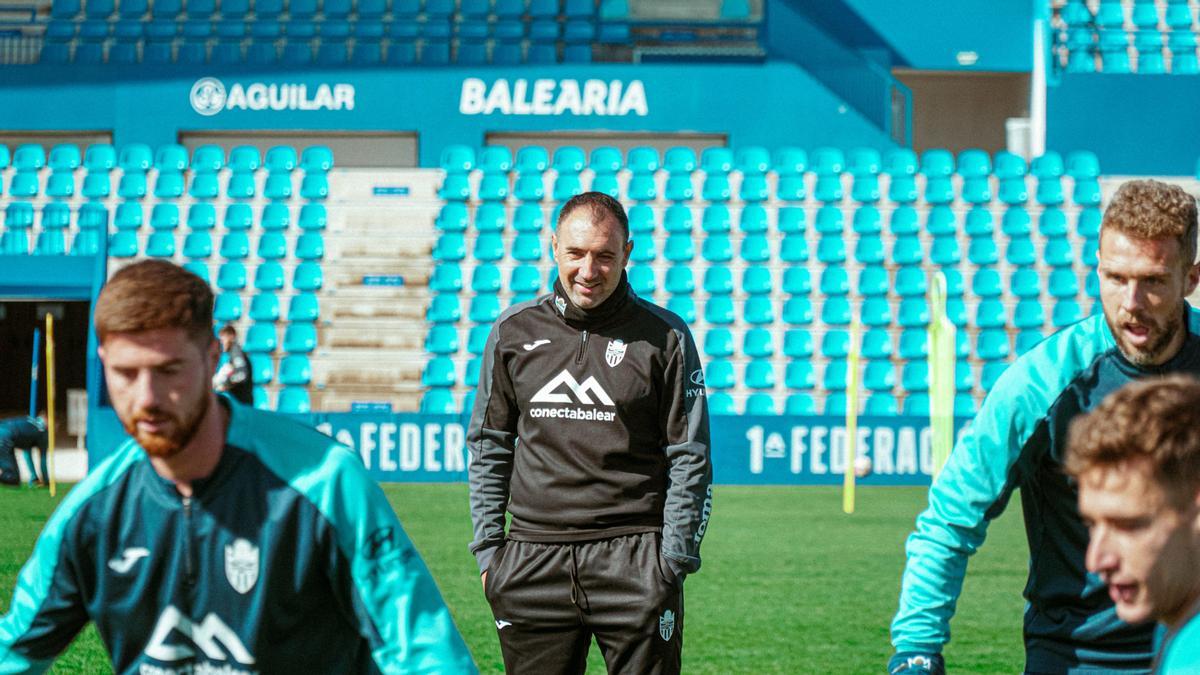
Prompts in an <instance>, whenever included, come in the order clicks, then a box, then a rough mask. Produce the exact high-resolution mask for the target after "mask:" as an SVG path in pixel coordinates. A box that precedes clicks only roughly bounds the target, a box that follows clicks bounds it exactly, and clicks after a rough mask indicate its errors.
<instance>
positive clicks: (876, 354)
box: [861, 328, 892, 359]
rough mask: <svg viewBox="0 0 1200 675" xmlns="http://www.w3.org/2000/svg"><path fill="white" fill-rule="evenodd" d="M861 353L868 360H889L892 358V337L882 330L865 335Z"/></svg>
mask: <svg viewBox="0 0 1200 675" xmlns="http://www.w3.org/2000/svg"><path fill="white" fill-rule="evenodd" d="M861 353H862V355H863V357H864V358H867V359H888V358H891V356H892V337H891V334H890V333H888V331H886V330H884V329H882V328H872V329H870V330H868V331H867V332H865V333H863V337H862V350H861Z"/></svg>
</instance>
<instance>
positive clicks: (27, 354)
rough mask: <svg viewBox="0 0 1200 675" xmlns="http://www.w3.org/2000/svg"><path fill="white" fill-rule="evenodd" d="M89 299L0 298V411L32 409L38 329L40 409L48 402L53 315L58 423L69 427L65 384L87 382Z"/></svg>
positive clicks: (14, 412) (8, 413)
mask: <svg viewBox="0 0 1200 675" xmlns="http://www.w3.org/2000/svg"><path fill="white" fill-rule="evenodd" d="M89 307H90V305H89V303H86V302H68V301H57V300H0V377H3V381H4V384H3V385H2V386H0V417H10V416H13V415H27V414H29V386H30V375H31V367H32V359H33V332H34V329H40V330H41V332H42V337H41V347H40V351H41V358H40V359H39V373H38V394H37V408H38V411H41V410H44V409H45V407H46V336H45V326H46V323H45V321H46V320H45V315H46V313H47V312H49V313H51V314H53V315H54V317H55V320H54V370H55V373H54V377H55V381H56V387H55V400H54V404H55V405H54V408H55V417H56V422H57V424H56V425H55V426H57V427H59V428H61V429H64V430H65V428H66V419H67V415H66V413H67V390H68V389H86V388H87V339H88V317H89Z"/></svg>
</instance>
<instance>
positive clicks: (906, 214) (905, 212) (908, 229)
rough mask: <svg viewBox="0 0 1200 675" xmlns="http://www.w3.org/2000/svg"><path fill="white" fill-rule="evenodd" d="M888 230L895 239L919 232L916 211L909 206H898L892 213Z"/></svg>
mask: <svg viewBox="0 0 1200 675" xmlns="http://www.w3.org/2000/svg"><path fill="white" fill-rule="evenodd" d="M888 230H889V231H890V232H891V233H892V234H893V235H894V236H896V237H905V236H911V235H915V234H918V233H919V232H920V231H921V227H920V225H919V221H918V218H917V210H916V209H914V208H913V207H911V206H898V207H896V210H894V211H892V217H891V220H890V221H888Z"/></svg>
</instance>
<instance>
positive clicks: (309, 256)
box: [264, 232, 325, 260]
mask: <svg viewBox="0 0 1200 675" xmlns="http://www.w3.org/2000/svg"><path fill="white" fill-rule="evenodd" d="M265 236H266V235H264V238H265ZM295 254H296V258H297V259H299V260H320V259H322V258H324V257H325V238H324V237H322V236H321V235H320V233H317V232H305V233H303V234H301V235H300V236H299V237H297V238H296V250H295Z"/></svg>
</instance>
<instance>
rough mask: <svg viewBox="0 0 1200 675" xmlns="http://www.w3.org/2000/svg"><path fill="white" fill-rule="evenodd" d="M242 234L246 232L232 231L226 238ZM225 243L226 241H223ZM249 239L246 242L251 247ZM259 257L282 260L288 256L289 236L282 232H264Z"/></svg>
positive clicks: (244, 234)
mask: <svg viewBox="0 0 1200 675" xmlns="http://www.w3.org/2000/svg"><path fill="white" fill-rule="evenodd" d="M234 235H240V236H241V237H245V236H246V233H245V232H231V233H230V234H229V235H226V238H228V237H231V236H234ZM222 245H224V242H222ZM249 245H250V244H249V241H247V242H246V247H247V249H249ZM257 253H258V257H259V258H262V259H263V260H282V259H283V258H284V257H285V256H287V237H285V236H284V235H283V233H282V232H264V233H263V235H262V236H261V237H259V239H258V251H257Z"/></svg>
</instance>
